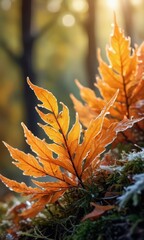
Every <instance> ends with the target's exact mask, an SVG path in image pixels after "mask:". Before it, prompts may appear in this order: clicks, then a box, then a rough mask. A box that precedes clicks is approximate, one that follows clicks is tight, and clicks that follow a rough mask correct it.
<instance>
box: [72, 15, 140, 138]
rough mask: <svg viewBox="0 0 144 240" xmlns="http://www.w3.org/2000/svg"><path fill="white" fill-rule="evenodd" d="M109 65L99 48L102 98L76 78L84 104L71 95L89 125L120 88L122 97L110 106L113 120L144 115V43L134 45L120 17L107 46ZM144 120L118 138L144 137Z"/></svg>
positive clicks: (84, 120) (110, 118)
mask: <svg viewBox="0 0 144 240" xmlns="http://www.w3.org/2000/svg"><path fill="white" fill-rule="evenodd" d="M106 53H107V57H108V60H109V63H110V64H109V65H108V64H107V63H105V62H104V61H103V60H102V58H101V54H100V51H99V52H98V60H99V73H100V77H97V79H96V80H97V81H96V83H95V86H96V87H97V89H98V90H99V92H100V94H101V96H102V98H100V97H98V96H96V94H95V93H94V91H92V90H91V89H89V88H86V87H84V86H82V85H81V84H80V83H79V82H78V81H76V84H77V86H78V87H79V89H80V94H81V97H82V99H83V101H84V104H83V103H81V102H80V101H78V100H77V99H76V98H75V97H74V96H73V95H72V96H71V98H72V100H73V102H74V105H75V109H76V111H77V112H78V113H79V117H80V120H81V122H82V123H83V124H84V125H85V126H86V127H87V126H88V125H89V122H90V121H91V119H94V118H95V117H96V116H98V114H99V113H100V112H101V110H102V108H103V107H104V106H105V104H106V102H107V101H109V99H110V98H111V97H112V96H113V94H114V93H115V92H116V90H117V89H119V94H118V97H117V99H116V101H115V103H114V104H113V106H112V107H111V109H110V117H109V120H110V121H111V122H115V121H121V120H122V119H123V118H124V117H125V116H126V117H127V118H131V117H134V118H138V117H142V116H143V115H144V94H143V89H144V80H143V73H144V65H143V61H144V43H142V44H141V46H140V47H136V49H132V48H131V47H130V38H127V37H125V36H124V33H123V32H122V31H121V29H120V28H119V27H118V25H117V22H116V19H115V22H114V29H113V34H112V35H111V38H110V46H109V47H107V49H106ZM143 129H144V121H140V122H139V123H137V124H135V127H134V128H132V129H131V130H128V131H126V132H125V134H122V135H121V136H119V138H118V140H119V142H120V141H124V140H128V141H131V142H135V141H138V140H141V141H142V140H143V138H144V137H143V136H144V131H143Z"/></svg>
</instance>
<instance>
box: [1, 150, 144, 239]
mask: <svg viewBox="0 0 144 240" xmlns="http://www.w3.org/2000/svg"><path fill="white" fill-rule="evenodd" d="M143 153H144V151H143V150H142V151H141V153H136V152H135V153H133V152H131V153H130V154H131V155H130V154H128V155H127V153H124V154H121V153H119V152H116V153H110V155H109V156H108V158H107V157H105V158H104V160H103V161H104V163H106V161H108V164H107V165H106V164H105V168H101V170H100V171H99V172H97V176H95V177H94V181H93V184H91V185H90V186H89V188H88V189H87V191H83V190H82V189H79V190H77V189H73V190H71V191H68V192H67V193H66V194H65V195H64V197H63V198H62V199H61V200H60V201H58V202H56V203H55V204H53V205H48V206H46V208H45V209H44V211H43V212H42V213H40V214H39V215H38V216H37V217H35V218H34V219H32V220H30V219H28V220H18V219H16V221H15V222H13V221H12V220H11V219H10V217H9V216H8V215H6V212H7V210H8V209H10V208H11V206H12V204H13V198H12V197H11V201H7V203H1V204H0V236H1V238H0V239H2V240H5V239H7V240H13V239H14V240H19V239H20V240H34V239H37V240H38V239H47V240H87V239H88V240H115V239H116V240H143V239H144V191H141V192H140V193H139V194H138V200H137V201H138V203H137V205H136V206H134V205H133V200H132V199H130V200H129V201H128V202H127V204H126V205H125V206H124V207H123V208H120V207H119V203H118V196H121V195H122V194H123V191H124V188H126V187H127V186H129V185H131V184H133V181H132V177H133V176H134V175H135V174H141V173H144V157H143ZM114 155H115V156H114ZM110 158H115V159H116V160H115V161H114V162H115V164H112V165H110V161H109V159H110ZM90 202H96V203H98V204H102V205H115V208H114V209H112V210H110V211H108V212H106V213H104V214H103V215H102V216H100V217H99V218H97V219H93V221H91V220H90V219H88V220H86V221H84V222H82V221H81V220H82V218H83V216H85V215H86V214H88V213H90V212H91V211H92V210H93V207H91V206H90Z"/></svg>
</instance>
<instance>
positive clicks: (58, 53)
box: [0, 0, 144, 195]
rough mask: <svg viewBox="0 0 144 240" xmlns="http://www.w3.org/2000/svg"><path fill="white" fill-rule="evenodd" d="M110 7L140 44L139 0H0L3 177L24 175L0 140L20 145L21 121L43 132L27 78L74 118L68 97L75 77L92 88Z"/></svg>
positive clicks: (143, 2) (143, 1)
mask: <svg viewBox="0 0 144 240" xmlns="http://www.w3.org/2000/svg"><path fill="white" fill-rule="evenodd" d="M113 10H114V11H115V13H116V16H117V21H118V24H119V26H121V28H123V29H125V34H126V35H127V36H130V37H131V44H132V46H134V44H135V43H137V44H140V43H141V42H142V41H143V39H144V28H143V23H144V17H143V16H144V0H103V1H101V0H0V153H1V154H0V155H1V157H0V172H1V173H2V174H4V175H5V176H8V177H9V178H13V179H17V180H19V181H22V180H23V179H24V177H22V175H21V171H19V170H18V169H17V168H15V167H14V166H13V165H12V164H11V162H12V159H11V158H10V156H9V153H8V151H7V150H6V149H5V147H4V145H3V144H2V141H6V142H7V143H9V144H10V145H12V146H14V147H17V148H19V149H21V150H24V149H25V144H24V136H23V131H22V128H21V125H20V123H21V122H24V123H26V124H27V126H28V127H29V129H30V130H31V131H32V132H33V133H34V134H35V135H37V136H39V137H43V134H41V132H40V131H39V128H38V126H37V124H36V123H37V122H38V121H39V119H38V116H37V114H36V112H35V110H34V108H35V105H36V103H37V102H36V98H35V96H34V94H33V93H32V91H31V90H30V89H29V87H28V85H27V83H26V77H27V76H29V77H30V79H31V81H32V82H33V83H35V84H37V85H39V86H42V87H44V88H47V89H48V90H50V91H52V92H53V93H54V95H55V96H56V97H57V99H58V101H63V102H64V103H65V104H66V105H67V106H68V107H69V108H70V111H71V116H72V117H74V111H73V105H72V102H71V100H70V98H69V94H70V93H71V92H72V93H73V94H75V95H76V96H77V97H78V96H79V93H78V90H77V88H76V86H75V83H74V79H76V78H77V79H79V81H80V82H81V83H83V84H84V85H86V86H89V87H91V88H93V83H94V82H95V76H96V74H98V70H97V68H98V62H97V58H96V51H97V48H100V49H101V52H102V56H103V58H104V59H105V60H106V54H105V46H106V44H107V43H108V42H109V35H110V33H111V32H112V28H111V23H112V22H113ZM24 180H26V179H24ZM0 188H1V190H0V195H2V194H3V193H4V191H5V189H3V185H2V184H0Z"/></svg>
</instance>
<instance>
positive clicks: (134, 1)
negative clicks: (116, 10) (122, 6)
mask: <svg viewBox="0 0 144 240" xmlns="http://www.w3.org/2000/svg"><path fill="white" fill-rule="evenodd" d="M131 4H132V5H133V6H138V5H140V4H142V0H131Z"/></svg>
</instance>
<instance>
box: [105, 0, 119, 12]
mask: <svg viewBox="0 0 144 240" xmlns="http://www.w3.org/2000/svg"><path fill="white" fill-rule="evenodd" d="M107 5H108V6H109V7H110V8H111V9H113V10H116V9H117V8H118V0H107Z"/></svg>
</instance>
